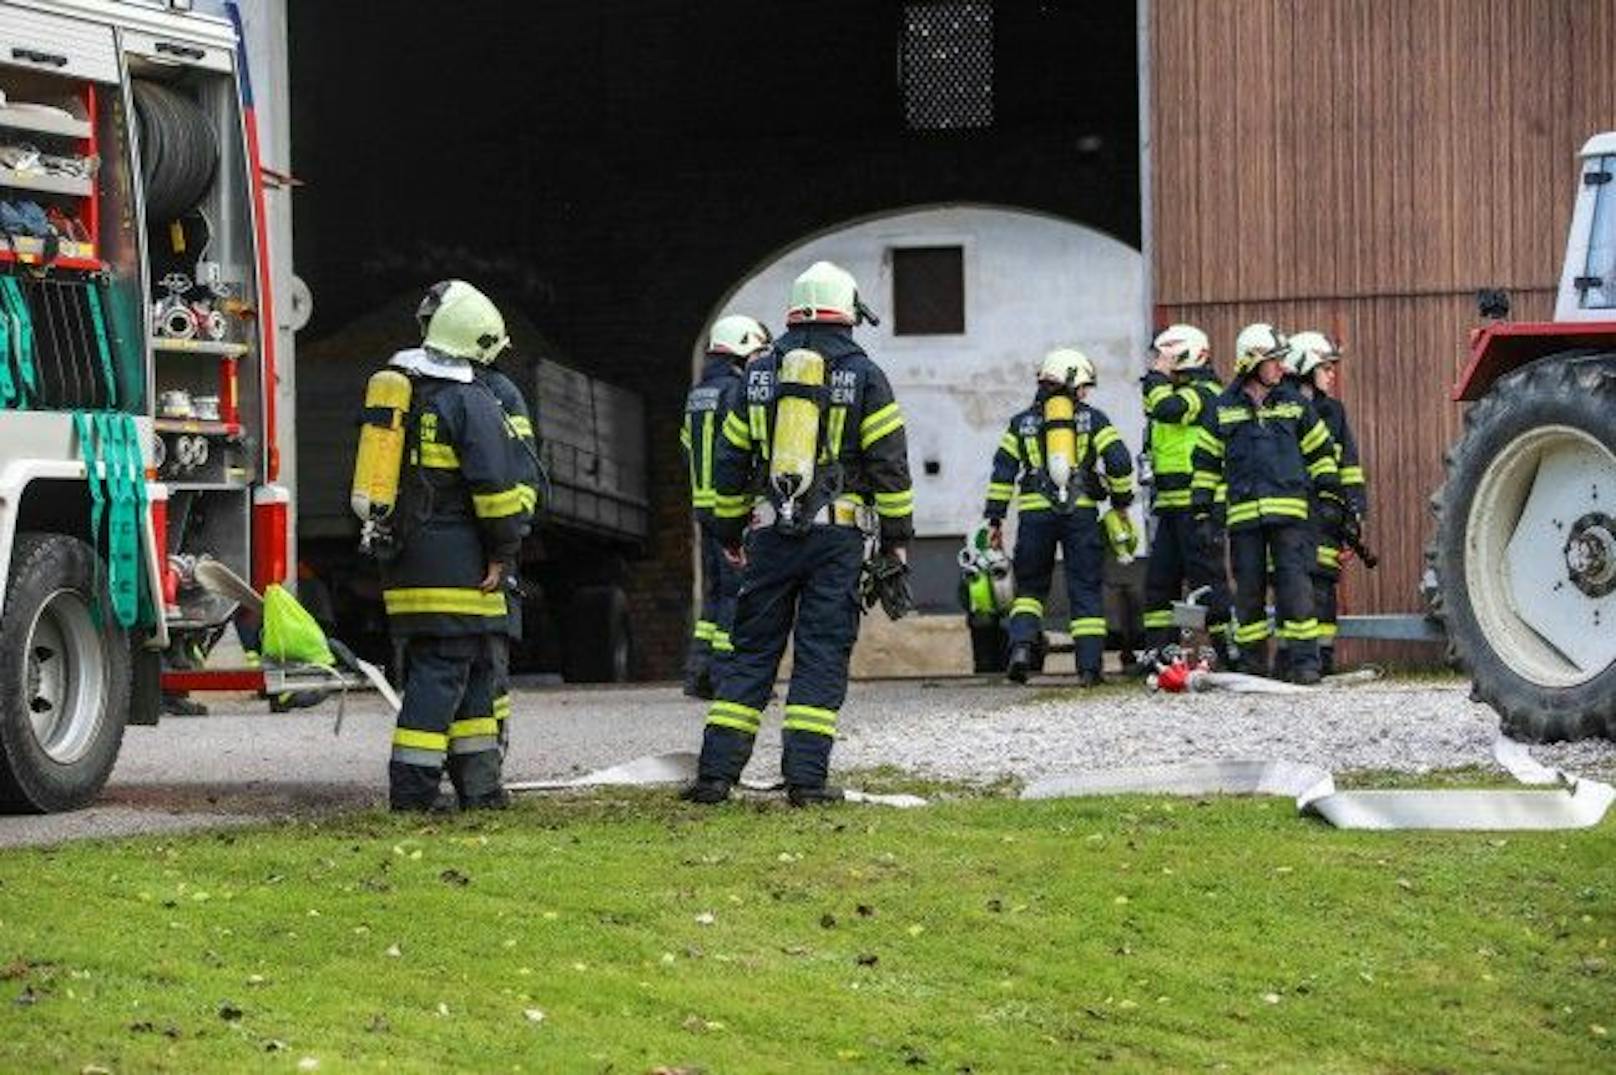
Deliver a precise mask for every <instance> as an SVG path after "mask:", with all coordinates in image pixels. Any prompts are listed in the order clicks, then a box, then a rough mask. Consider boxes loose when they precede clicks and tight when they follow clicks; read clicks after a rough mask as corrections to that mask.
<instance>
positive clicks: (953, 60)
mask: <svg viewBox="0 0 1616 1075" xmlns="http://www.w3.org/2000/svg"><path fill="white" fill-rule="evenodd" d="M900 56H901V58H902V64H903V67H902V77H903V115H904V120H905V121H906V122H907V123H908V124H909V127H910V129H912V130H920V131H927V130H930V131H949V130H959V129H962V128H972V127H991V126H993V4H992V3H991V2H990V0H974V2H964V3H931V4H905V5H904V8H903V45H902V49H901V52H900Z"/></svg>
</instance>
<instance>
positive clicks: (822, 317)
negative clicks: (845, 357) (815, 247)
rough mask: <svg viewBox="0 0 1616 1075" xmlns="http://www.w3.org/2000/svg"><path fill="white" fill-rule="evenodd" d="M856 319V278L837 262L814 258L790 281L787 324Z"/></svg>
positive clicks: (838, 322)
mask: <svg viewBox="0 0 1616 1075" xmlns="http://www.w3.org/2000/svg"><path fill="white" fill-rule="evenodd" d="M858 319H859V298H858V282H857V281H855V280H854V279H853V274H852V273H850V272H848V271H847V270H846V269H844V268H842V267H841V266H840V265H834V264H832V263H831V262H828V261H816V262H814V263H813V264H812V265H810V266H808V268H807V269H806V270H804V271H803V273H802V275H801V276H799V277H797V278H796V279H795V280H793V281H792V282H791V307H790V309H789V310H787V311H786V323H787V324H790V325H799V324H803V323H806V322H819V323H823V324H832V325H854V324H857V323H858Z"/></svg>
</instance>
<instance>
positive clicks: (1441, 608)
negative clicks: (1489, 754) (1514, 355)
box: [1427, 354, 1616, 742]
mask: <svg viewBox="0 0 1616 1075" xmlns="http://www.w3.org/2000/svg"><path fill="white" fill-rule="evenodd" d="M1432 503H1433V507H1434V508H1435V510H1436V513H1437V532H1436V538H1435V540H1434V542H1433V543H1432V546H1431V548H1430V549H1429V551H1428V553H1427V559H1428V561H1429V567H1430V568H1431V571H1432V573H1433V575H1434V577H1433V578H1432V579H1430V580H1428V581H1429V583H1430V584H1431V591H1432V594H1433V597H1432V612H1433V613H1434V614H1435V615H1436V616H1437V617H1438V618H1440V619H1441V620H1442V622H1443V624H1444V625H1445V627H1446V628H1447V633H1448V639H1449V643H1450V645H1451V647H1452V656H1453V657H1454V658H1455V659H1456V661H1457V663H1458V665H1459V666H1460V667H1461V668H1462V669H1463V670H1464V671H1466V672H1468V673H1469V675H1470V677H1471V679H1472V681H1473V682H1474V685H1475V686H1474V692H1475V696H1476V698H1477V699H1479V700H1480V701H1483V702H1486V703H1487V704H1488V705H1490V706H1492V707H1493V708H1494V709H1495V710H1497V711H1498V715H1499V718H1500V720H1501V722H1502V724H1503V728H1504V731H1505V732H1507V733H1508V734H1509V735H1511V736H1512V737H1514V738H1516V739H1520V740H1524V741H1528V742H1554V741H1558V740H1569V739H1582V738H1586V737H1588V736H1599V735H1603V736H1607V737H1610V738H1613V739H1616V355H1587V354H1579V355H1574V356H1570V355H1568V356H1552V357H1549V358H1545V359H1540V360H1538V361H1537V362H1534V363H1532V364H1531V365H1529V366H1525V367H1523V368H1522V369H1520V370H1517V371H1516V372H1514V373H1512V374H1510V375H1509V376H1507V377H1505V378H1503V379H1502V380H1500V381H1499V382H1498V383H1497V384H1495V385H1494V386H1493V388H1492V390H1491V391H1490V392H1489V393H1488V394H1487V395H1486V396H1485V397H1484V398H1483V399H1482V400H1481V401H1480V402H1478V403H1476V404H1475V405H1474V406H1473V407H1471V409H1470V411H1469V412H1468V413H1467V414H1466V415H1465V428H1464V435H1463V437H1462V438H1461V439H1460V441H1459V443H1458V444H1457V445H1456V446H1455V447H1454V448H1453V450H1452V451H1450V452H1449V453H1448V460H1447V482H1446V483H1445V484H1444V485H1443V487H1442V490H1441V491H1440V492H1439V493H1438V494H1437V496H1436V497H1435V498H1434V500H1433V502H1432Z"/></svg>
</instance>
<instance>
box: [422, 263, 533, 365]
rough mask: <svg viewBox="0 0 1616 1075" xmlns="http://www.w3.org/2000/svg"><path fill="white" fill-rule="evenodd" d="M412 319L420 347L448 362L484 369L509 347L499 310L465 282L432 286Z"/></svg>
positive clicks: (454, 281)
mask: <svg viewBox="0 0 1616 1075" xmlns="http://www.w3.org/2000/svg"><path fill="white" fill-rule="evenodd" d="M415 319H416V321H418V322H420V325H421V343H422V345H423V346H425V347H426V348H427V350H429V351H435V352H437V353H438V354H440V355H447V356H449V357H450V358H464V359H467V360H469V361H471V362H479V363H482V364H483V365H487V364H488V363H490V362H492V361H494V359H495V358H497V357H499V353H500V352H501V351H503V350H505V348H506V347H509V346H510V343H511V338H510V336H508V335H506V333H505V319H504V318H503V317H501V316H500V313H499V308H498V307H497V306H495V305H494V304H493V302H491V301H490V300H489V298H488V296H487V295H484V294H483V293H482V292H481V291H478V290H477V289H476V288H474V287H472V286H471V285H470V284H468V283H466V282H465V281H464V280H440V281H439V282H438V283H435V284H433V285H432V288H431V290H429V291H428V292H427V293H426V298H424V299H422V300H421V305H420V307H418V308H417V309H416V311H415Z"/></svg>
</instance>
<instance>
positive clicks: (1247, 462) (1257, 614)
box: [1190, 324, 1340, 683]
mask: <svg viewBox="0 0 1616 1075" xmlns="http://www.w3.org/2000/svg"><path fill="white" fill-rule="evenodd" d="M1288 348H1289V345H1288V344H1287V342H1286V340H1285V337H1284V336H1283V335H1281V334H1280V333H1279V332H1278V331H1276V330H1275V329H1274V328H1273V326H1271V325H1265V324H1255V325H1247V326H1246V327H1245V328H1244V329H1242V330H1241V331H1240V335H1239V337H1238V339H1237V340H1236V341H1235V366H1234V374H1235V376H1234V383H1233V384H1231V385H1230V386H1229V388H1228V389H1227V390H1226V391H1224V393H1223V394H1222V395H1220V396H1219V397H1218V399H1217V401H1216V404H1215V410H1214V411H1213V413H1212V415H1211V416H1210V418H1209V419H1208V421H1207V423H1206V426H1205V427H1204V428H1203V429H1202V430H1201V431H1200V433H1199V434H1198V435H1197V440H1196V444H1195V449H1194V452H1193V453H1192V459H1193V461H1194V467H1195V473H1194V476H1193V478H1192V479H1191V483H1190V487H1191V494H1190V504H1191V511H1192V514H1193V517H1194V518H1195V520H1196V526H1197V527H1198V528H1200V529H1202V530H1203V531H1207V530H1211V529H1212V528H1213V527H1214V526H1215V525H1216V523H1215V522H1214V519H1213V510H1214V507H1215V499H1216V495H1217V490H1218V488H1219V487H1220V486H1221V485H1224V484H1227V487H1228V529H1229V559H1230V563H1231V566H1232V567H1233V573H1234V590H1235V595H1234V601H1235V622H1236V627H1235V643H1236V645H1237V646H1238V648H1239V651H1240V659H1239V663H1238V667H1239V669H1240V670H1241V671H1245V672H1253V673H1256V674H1258V675H1266V674H1267V673H1268V638H1269V635H1270V633H1271V632H1270V629H1269V626H1268V613H1267V601H1266V598H1267V594H1268V578H1269V564H1270V562H1272V565H1273V582H1274V605H1275V609H1276V618H1277V619H1278V621H1279V634H1280V637H1281V639H1283V640H1284V641H1285V642H1286V643H1287V644H1288V649H1289V674H1290V677H1291V678H1292V679H1293V680H1295V681H1296V682H1298V683H1317V682H1318V681H1319V655H1318V640H1317V637H1316V636H1317V632H1318V621H1317V619H1315V617H1314V614H1313V587H1312V576H1311V573H1310V568H1311V565H1312V561H1313V557H1314V546H1313V528H1312V526H1311V524H1310V513H1309V508H1308V504H1309V500H1310V499H1311V498H1312V497H1314V496H1315V495H1317V496H1319V497H1324V498H1331V497H1339V489H1340V479H1339V478H1338V476H1337V468H1336V462H1335V442H1334V441H1333V440H1331V438H1330V431H1329V430H1328V429H1327V428H1326V427H1325V425H1324V422H1323V421H1322V420H1321V419H1320V418H1319V415H1318V411H1317V410H1315V409H1314V407H1313V404H1312V403H1311V402H1310V401H1309V400H1307V399H1306V398H1305V397H1303V396H1302V394H1301V393H1300V392H1298V391H1296V390H1295V389H1294V388H1292V387H1291V386H1290V385H1288V384H1286V383H1285V382H1284V376H1285V367H1284V359H1285V354H1286V352H1287V350H1288Z"/></svg>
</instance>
